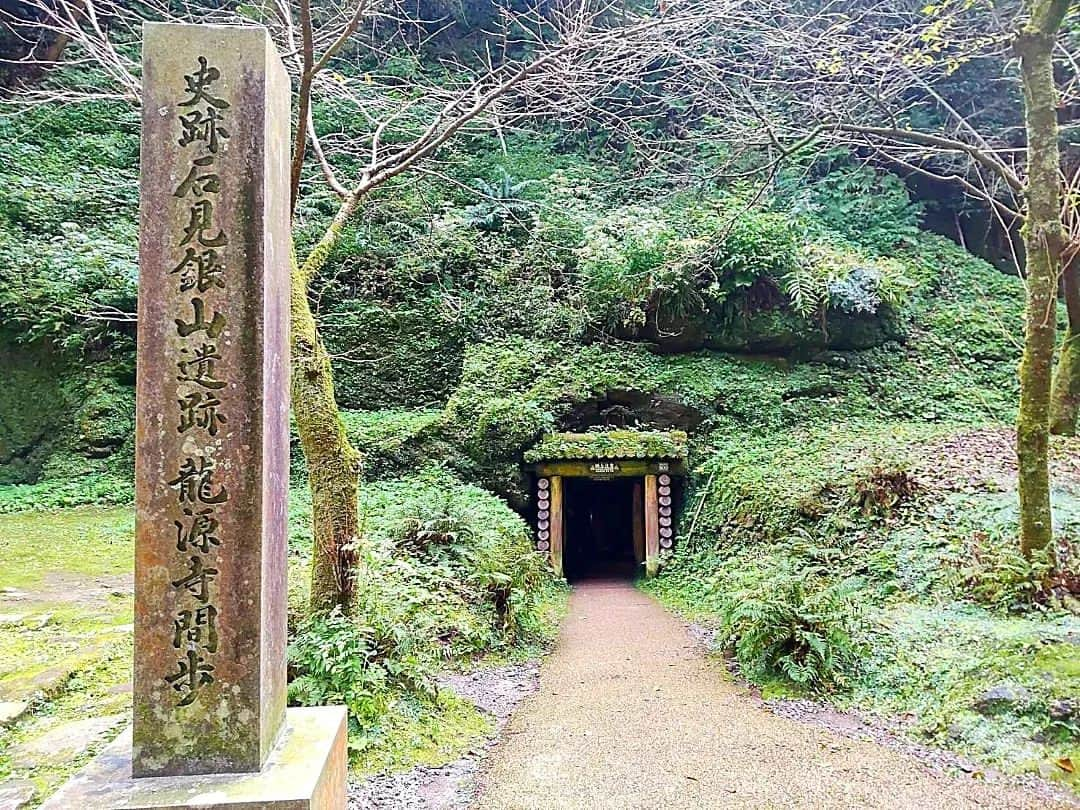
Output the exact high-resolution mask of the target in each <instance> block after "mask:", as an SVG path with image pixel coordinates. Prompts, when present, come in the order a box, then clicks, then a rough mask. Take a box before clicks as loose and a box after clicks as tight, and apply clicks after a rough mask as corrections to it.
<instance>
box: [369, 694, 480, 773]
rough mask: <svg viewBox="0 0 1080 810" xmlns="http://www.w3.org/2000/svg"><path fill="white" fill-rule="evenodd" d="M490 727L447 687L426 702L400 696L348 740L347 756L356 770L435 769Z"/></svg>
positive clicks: (462, 751)
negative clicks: (376, 720)
mask: <svg viewBox="0 0 1080 810" xmlns="http://www.w3.org/2000/svg"><path fill="white" fill-rule="evenodd" d="M492 730H493V726H492V722H491V720H490V719H489V718H488V717H487V716H486V715H484V714H483V713H481V712H480V711H479V710H478V709H477V708H476V707H475V706H474V705H473V704H471V703H469V702H468V701H466V700H463V699H462V698H459V697H457V696H456V695H454V694H453V693H452V692H440V693H439V695H438V697H437V698H435V699H434V700H433V701H431V702H430V703H417V702H415V701H412V700H409V699H401V700H399V701H397V702H395V703H394V704H393V705H392V706H391V708H390V709H389V711H387V712H386V713H385V714H384V715H383V716H382V718H381V720H380V721H379V725H378V727H377V728H376V729H369V730H367V731H366V732H365V733H363V734H361V735H360V736H358V737H357V736H354V737H352V738H351V739H350V741H349V747H350V750H351V752H352V756H351V757H350V760H351V764H352V767H353V770H354V771H355V772H357V773H358V774H360V775H366V774H373V773H380V772H385V771H398V770H406V769H408V768H412V767H415V766H417V765H426V766H428V767H432V768H435V767H438V766H440V765H445V764H446V763H447V762H451V761H453V760H455V759H457V758H459V757H461V756H462V755H464V754H465V753H466V752H467V751H469V750H470V749H471V748H474V747H475V746H476V744H477V743H478V742H480V741H482V740H483V739H485V738H486V737H487V736H489V735H490V734H491V732H492Z"/></svg>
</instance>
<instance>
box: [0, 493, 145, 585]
mask: <svg viewBox="0 0 1080 810" xmlns="http://www.w3.org/2000/svg"><path fill="white" fill-rule="evenodd" d="M134 536H135V521H134V517H133V515H132V513H131V510H130V509H129V508H111V509H104V508H89V507H87V508H80V509H71V510H65V511H60V512H48V513H39V512H23V513H18V514H12V515H0V537H3V538H5V542H3V543H0V585H2V586H6V587H15V588H20V589H25V588H33V587H36V586H39V585H41V584H42V582H43V580H44V578H45V577H46V575H53V576H56V575H58V574H64V575H71V576H78V577H79V578H80V579H82V580H89V579H90V578H92V577H95V576H107V575H115V574H125V573H129V572H130V571H131V568H132V561H133V560H134V558H135V544H134Z"/></svg>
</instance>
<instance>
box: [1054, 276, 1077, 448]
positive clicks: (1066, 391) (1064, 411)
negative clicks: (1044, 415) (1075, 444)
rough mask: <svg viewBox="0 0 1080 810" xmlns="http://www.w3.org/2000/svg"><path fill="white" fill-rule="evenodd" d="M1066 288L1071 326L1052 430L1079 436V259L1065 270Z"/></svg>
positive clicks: (1056, 390)
mask: <svg viewBox="0 0 1080 810" xmlns="http://www.w3.org/2000/svg"><path fill="white" fill-rule="evenodd" d="M1063 288H1064V291H1065V309H1066V310H1067V311H1068V313H1069V330H1068V331H1067V332H1066V333H1065V342H1064V343H1063V344H1062V346H1061V354H1060V355H1059V356H1058V364H1057V371H1056V372H1055V373H1054V387H1053V389H1052V392H1051V394H1050V432H1051V433H1053V434H1054V435H1056V436H1075V435H1076V417H1077V413H1078V412H1080V267H1078V266H1077V262H1076V261H1072V262H1070V263H1069V266H1068V267H1066V268H1065V270H1064V284H1063Z"/></svg>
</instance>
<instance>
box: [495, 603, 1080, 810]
mask: <svg viewBox="0 0 1080 810" xmlns="http://www.w3.org/2000/svg"><path fill="white" fill-rule="evenodd" d="M477 796H478V798H477V802H476V806H477V807H478V808H485V809H487V808H490V809H491V810H503V809H505V810H510V809H511V808H512V809H513V810H541V809H542V808H559V810H577V809H578V808H580V809H581V810H588V808H619V810H630V809H631V808H650V809H651V808H665V810H668V809H669V808H785V810H786V809H787V808H890V809H893V808H919V810H924V809H925V810H930V808H933V809H934V810H947V809H950V808H1032V810H1034V809H1035V808H1040V810H1048V808H1051V807H1054V806H1055V805H1054V804H1053V803H1052V802H1048V801H1047V799H1046V798H1045V797H1039V796H1036V795H1034V794H1031V793H1027V792H1024V791H1022V790H1020V789H1019V788H1014V787H1012V786H1007V785H1004V784H992V783H987V782H980V781H977V780H974V779H971V778H968V777H965V778H958V777H951V776H948V775H944V774H941V773H936V772H933V771H931V770H929V769H928V768H926V767H924V766H923V765H921V764H920V763H918V762H917V761H916V760H914V759H911V758H910V757H907V756H905V755H903V754H901V753H899V752H896V751H892V750H889V749H887V748H884V747H882V746H880V745H878V744H876V743H873V742H861V741H858V740H852V739H847V738H843V737H839V736H837V735H835V734H833V733H831V732H829V731H827V730H825V729H822V728H819V727H816V726H811V725H806V724H802V723H798V722H796V721H794V720H788V719H785V718H782V717H778V716H776V715H774V714H772V713H771V712H769V711H768V710H767V709H765V708H763V707H762V706H760V705H759V704H757V703H756V702H755V701H754V700H753V699H752V698H750V697H748V696H747V695H746V694H745V691H744V690H742V689H740V688H739V687H738V686H737V685H736V684H734V683H732V681H731V679H730V678H729V677H727V676H726V674H724V673H723V672H722V671H721V670H720V669H719V668H718V666H717V665H716V664H715V663H712V662H710V661H709V660H708V659H707V658H706V657H705V656H704V655H703V654H702V653H701V652H700V650H699V649H697V647H696V645H694V644H693V642H692V641H691V640H690V639H689V637H688V635H687V633H686V629H685V627H684V625H683V624H682V623H681V622H680V621H679V620H678V619H677V618H676V617H675V616H673V615H672V614H670V613H669V612H668V611H666V610H665V609H664V608H663V607H661V606H660V605H659V604H658V603H657V602H655V601H654V600H652V599H651V598H649V597H648V596H646V595H644V594H642V593H641V592H640V591H637V590H636V589H635V588H634V587H633V586H632V585H630V584H628V583H616V582H589V583H585V584H584V585H582V586H579V587H577V588H575V590H574V593H573V595H572V596H571V599H570V612H569V615H568V616H567V619H566V621H565V623H564V626H563V629H562V634H561V636H560V639H559V643H558V645H557V646H556V648H555V650H554V652H553V653H552V654H551V656H550V657H549V658H548V659H547V661H545V663H544V665H543V667H542V669H541V673H540V690H539V691H538V692H537V693H536V694H534V695H532V696H531V697H530V698H528V699H527V700H526V702H525V703H524V704H523V705H522V707H521V708H519V709H518V711H517V712H515V714H514V717H513V719H512V720H511V721H510V724H509V725H508V727H507V729H506V731H505V732H504V737H503V741H502V743H501V744H500V745H499V747H498V749H497V750H496V752H495V753H494V755H493V758H492V762H491V766H490V768H489V769H488V770H487V772H486V774H485V775H484V776H483V777H482V778H481V781H480V784H479V785H478V792H477ZM1056 806H1058V807H1074V806H1075V805H1072V804H1059V805H1056Z"/></svg>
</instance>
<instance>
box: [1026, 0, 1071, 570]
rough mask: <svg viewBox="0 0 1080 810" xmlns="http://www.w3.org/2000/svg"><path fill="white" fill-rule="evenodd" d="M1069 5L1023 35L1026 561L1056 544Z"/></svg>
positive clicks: (1043, 11)
mask: <svg viewBox="0 0 1080 810" xmlns="http://www.w3.org/2000/svg"><path fill="white" fill-rule="evenodd" d="M1068 7H1069V3H1068V1H1067V0H1028V3H1027V9H1028V11H1029V13H1030V18H1029V20H1028V22H1027V24H1026V25H1025V26H1024V27H1023V29H1021V31H1020V32H1019V33H1018V34H1017V36H1016V41H1015V45H1014V47H1015V49H1016V53H1017V54H1018V55H1019V56H1020V71H1021V80H1022V83H1023V91H1024V125H1025V128H1026V134H1027V170H1028V176H1027V187H1026V195H1025V196H1026V203H1027V211H1026V214H1027V220H1026V222H1025V225H1024V232H1023V235H1024V247H1025V249H1026V254H1027V261H1026V265H1027V266H1026V271H1027V272H1026V281H1027V306H1026V310H1025V315H1024V320H1025V327H1024V353H1023V358H1022V360H1021V362H1020V406H1019V410H1018V413H1017V423H1016V453H1017V460H1018V465H1019V490H1020V547H1021V549H1022V551H1023V552H1024V554H1027V555H1030V554H1032V553H1033V552H1034V551H1036V550H1038V549H1042V548H1046V547H1047V546H1049V545H1050V542H1051V540H1052V539H1053V522H1052V520H1051V511H1050V470H1049V458H1048V451H1049V436H1050V381H1051V373H1052V364H1053V357H1054V342H1055V338H1056V314H1057V313H1056V307H1057V288H1058V280H1059V277H1060V272H1061V243H1062V225H1061V205H1060V186H1059V178H1058V172H1059V166H1060V155H1059V152H1058V124H1057V88H1056V86H1055V84H1054V66H1053V51H1054V44H1055V40H1056V38H1057V32H1058V29H1059V28H1060V27H1061V23H1062V21H1063V19H1064V17H1065V12H1066V11H1067V10H1068Z"/></svg>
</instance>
